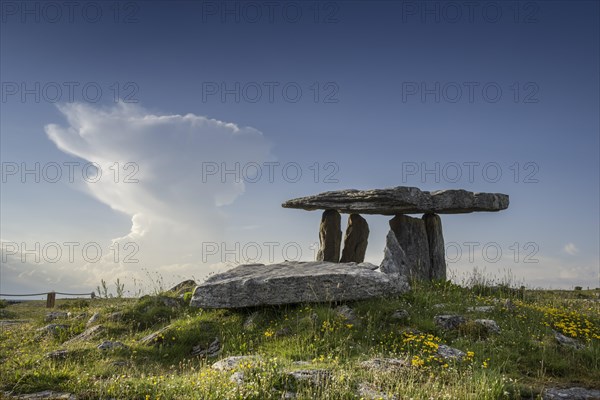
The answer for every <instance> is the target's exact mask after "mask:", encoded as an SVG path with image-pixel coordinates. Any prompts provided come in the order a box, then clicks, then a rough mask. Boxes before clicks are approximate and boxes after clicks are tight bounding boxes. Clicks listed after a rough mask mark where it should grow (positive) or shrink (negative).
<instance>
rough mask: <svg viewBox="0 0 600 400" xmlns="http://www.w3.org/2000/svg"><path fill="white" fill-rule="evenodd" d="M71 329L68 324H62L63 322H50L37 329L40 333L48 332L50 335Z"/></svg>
mask: <svg viewBox="0 0 600 400" xmlns="http://www.w3.org/2000/svg"><path fill="white" fill-rule="evenodd" d="M66 329H69V326H68V325H62V324H48V325H46V326H44V327H42V328H39V329H36V332H39V333H47V334H50V335H58V334H59V333H60V331H63V330H66Z"/></svg>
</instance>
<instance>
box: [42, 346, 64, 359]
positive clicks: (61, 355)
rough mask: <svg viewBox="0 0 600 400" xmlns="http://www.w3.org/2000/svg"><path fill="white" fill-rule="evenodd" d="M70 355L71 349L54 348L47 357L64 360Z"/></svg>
mask: <svg viewBox="0 0 600 400" xmlns="http://www.w3.org/2000/svg"><path fill="white" fill-rule="evenodd" d="M68 355H69V351H68V350H64V349H61V350H54V351H51V352H50V353H46V358H50V359H52V360H62V359H65V358H67V356H68Z"/></svg>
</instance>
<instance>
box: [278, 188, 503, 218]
mask: <svg viewBox="0 0 600 400" xmlns="http://www.w3.org/2000/svg"><path fill="white" fill-rule="evenodd" d="M508 203H509V199H508V195H506V194H502V193H474V192H469V191H466V190H462V189H458V190H454V189H453V190H436V191H434V192H426V191H422V190H420V189H419V188H416V187H409V186H397V187H394V188H388V189H372V190H356V189H348V190H337V191H332V192H324V193H320V194H317V195H314V196H306V197H299V198H296V199H291V200H288V201H286V202H285V203H283V204H282V207H284V208H300V209H304V210H337V211H338V212H341V213H351V214H353V213H356V214H382V215H396V214H425V213H436V214H460V213H471V212H475V211H500V210H504V209H506V208H508Z"/></svg>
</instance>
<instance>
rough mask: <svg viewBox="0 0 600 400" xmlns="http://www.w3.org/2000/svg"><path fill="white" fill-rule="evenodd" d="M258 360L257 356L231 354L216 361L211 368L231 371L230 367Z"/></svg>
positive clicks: (259, 358) (233, 367)
mask: <svg viewBox="0 0 600 400" xmlns="http://www.w3.org/2000/svg"><path fill="white" fill-rule="evenodd" d="M260 360H261V357H259V356H231V357H227V358H223V359H221V360H219V361H217V362H216V363H214V364H213V365H212V366H211V368H212V369H216V370H217V371H231V370H232V369H235V368H237V367H239V366H240V365H241V364H244V363H249V364H255V363H258V362H259V361H260Z"/></svg>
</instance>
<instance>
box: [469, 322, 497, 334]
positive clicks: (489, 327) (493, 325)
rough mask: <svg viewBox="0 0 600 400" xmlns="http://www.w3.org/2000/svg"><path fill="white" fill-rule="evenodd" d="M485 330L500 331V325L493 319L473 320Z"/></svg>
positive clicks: (490, 331)
mask: <svg viewBox="0 0 600 400" xmlns="http://www.w3.org/2000/svg"><path fill="white" fill-rule="evenodd" d="M473 322H474V323H475V324H476V325H479V326H481V327H483V328H485V329H486V330H487V332H488V333H500V326H498V324H497V323H496V321H494V320H493V319H476V320H475V321H473Z"/></svg>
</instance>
